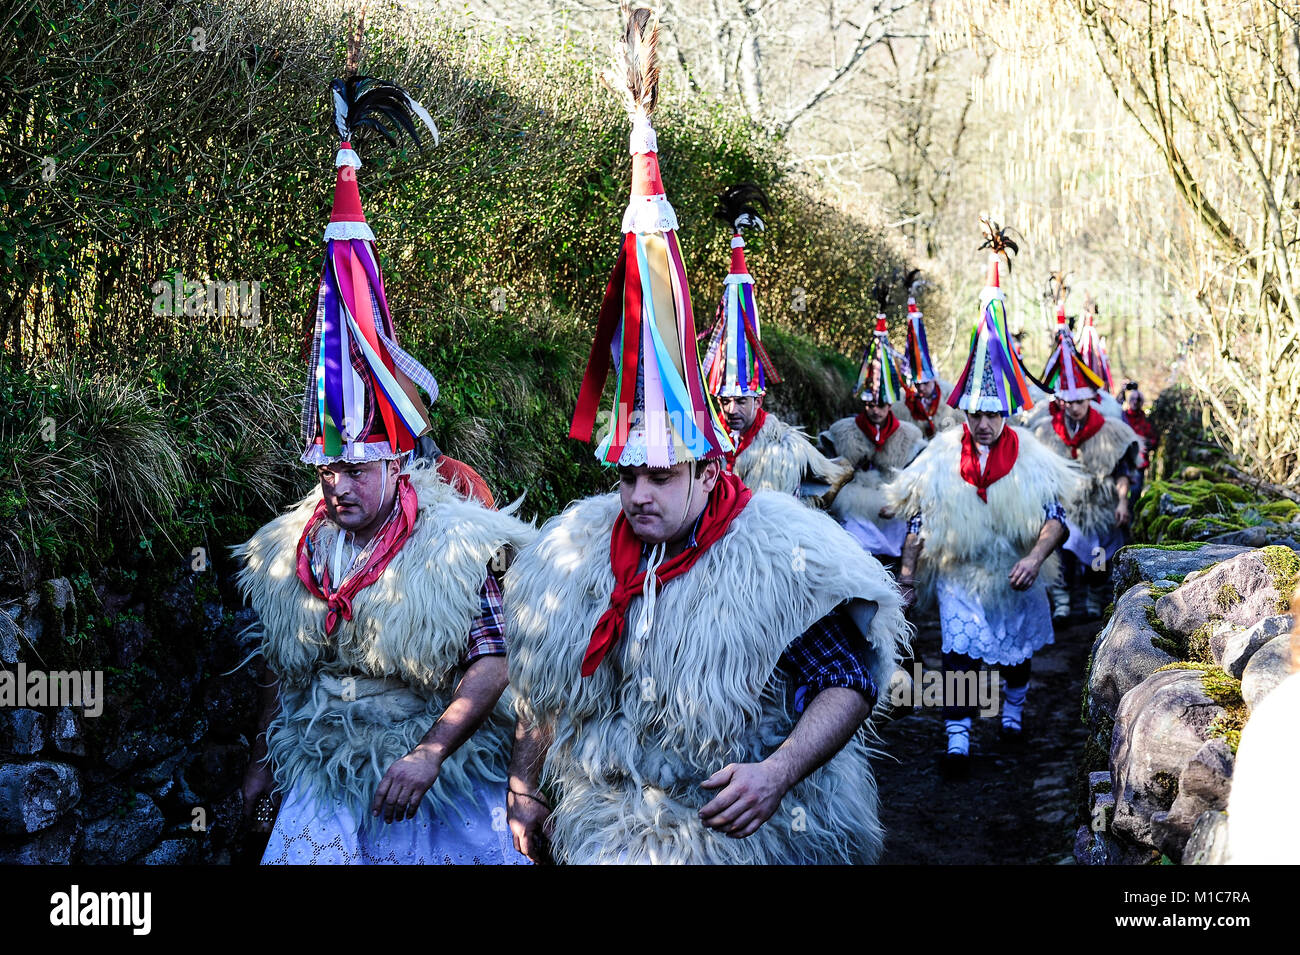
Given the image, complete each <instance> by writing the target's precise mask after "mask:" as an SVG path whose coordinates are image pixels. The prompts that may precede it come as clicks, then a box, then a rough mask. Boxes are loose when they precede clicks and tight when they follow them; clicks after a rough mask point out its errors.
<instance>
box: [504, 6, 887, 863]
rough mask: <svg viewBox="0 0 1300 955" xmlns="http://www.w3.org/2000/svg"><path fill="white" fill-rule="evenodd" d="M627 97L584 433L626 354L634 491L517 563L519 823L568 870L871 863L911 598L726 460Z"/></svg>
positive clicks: (511, 583) (647, 39)
mask: <svg viewBox="0 0 1300 955" xmlns="http://www.w3.org/2000/svg"><path fill="white" fill-rule="evenodd" d="M654 22H655V21H654V19H653V15H651V14H649V12H648V11H645V10H637V11H635V12H634V13H633V14H632V19H631V24H630V27H629V31H628V36H627V38H626V42H627V45H628V47H629V54H630V55H638V56H641V57H645V58H646V59H648V60H649V63H650V66H649V67H647V69H649V70H650V71H651V72H652V71H653V52H652V40H651V37H652V35H653V32H654ZM609 75H610V76H611V77H616V78H619V79H620V80H622V79H625V78H627V77H629V76H631V77H632V78H636V77H638V76H642V75H645V74H643V73H642V71H641V70H631V71H629V70H628V69H626V64H624V68H623V69H616V70H614V71H613V72H612V73H611V74H609ZM627 100H628V102H629V103H631V104H632V106H630V107H629V111H630V113H631V118H632V122H633V137H632V150H633V153H634V160H633V170H634V177H633V194H634V200H633V204H632V205H631V206H630V207H629V210H628V214H627V216H626V217H625V218H624V238H623V249H624V254H621V255H620V257H619V259H618V261H617V263H616V265H615V273H614V276H613V278H612V279H611V281H610V283H609V291H608V292H607V293H606V300H605V305H604V306H603V307H602V309H601V314H600V318H599V321H598V323H597V330H596V342H595V345H594V347H593V349H592V353H591V359H590V361H589V363H588V366H587V372H586V375H585V376H584V380H583V383H582V387H581V389H580V392H579V397H578V406H577V409H576V411H575V414H574V419H573V423H572V427H571V430H570V435H571V436H572V437H575V438H578V439H579V440H588V439H590V437H591V436H592V433H593V429H594V423H595V418H596V408H597V405H598V403H599V401H600V395H601V391H602V389H603V387H604V384H605V381H606V378H607V377H608V374H609V371H610V368H611V365H612V366H613V368H614V369H615V374H616V380H617V381H618V382H620V383H621V385H622V388H623V389H625V391H620V392H619V393H618V394H616V395H615V401H614V408H613V414H612V421H613V424H612V427H611V429H610V431H609V433H608V434H607V435H606V436H605V438H604V439H603V440H602V442H601V444H600V446H599V448H598V450H597V456H598V458H599V459H600V460H601V461H603V462H605V463H607V464H610V465H614V466H616V467H617V469H618V475H619V488H618V491H617V492H616V493H610V494H604V495H599V496H596V497H591V498H588V499H586V500H583V501H578V502H577V503H575V504H573V505H571V506H570V507H569V508H568V509H567V510H565V511H564V513H562V514H560V515H559V516H557V517H555V518H552V519H551V520H550V521H548V522H547V523H546V524H545V525H544V526H543V528H542V530H541V532H540V535H539V537H538V539H537V541H536V543H534V544H533V545H532V546H530V547H529V548H527V549H526V550H524V551H523V552H522V553H521V554H520V555H519V556H518V558H517V559H516V561H515V562H514V564H513V565H512V566H511V569H510V571H509V572H508V573H507V575H506V582H505V603H506V638H507V644H508V648H509V650H508V653H509V661H510V681H511V686H512V688H513V690H514V691H515V694H516V698H517V700H518V705H517V712H518V716H519V723H518V727H517V729H516V734H515V751H514V755H513V757H512V760H511V775H510V796H509V798H510V815H509V820H510V827H511V830H512V832H513V834H514V836H515V839H516V844H517V845H518V847H519V848H520V850H521V851H523V852H525V853H527V854H528V855H529V856H532V857H533V858H534V859H537V860H540V859H543V858H546V857H547V851H548V848H549V853H550V855H553V856H554V858H556V859H557V860H559V861H562V862H566V863H578V864H583V863H606V862H608V863H642V862H644V863H691V862H693V863H791V864H794V863H819V862H827V863H831V862H835V863H851V862H870V861H873V860H874V859H875V858H876V857H877V856H878V854H879V852H880V845H881V830H880V825H879V821H878V819H877V814H876V788H875V783H874V780H873V778H872V774H871V768H870V764H869V762H868V748H867V745H866V740H865V738H864V732H863V727H864V721H865V720H866V719H867V718H868V716H869V714H870V713H871V711H872V708H873V704H874V702H875V699H876V696H877V688H878V687H881V686H884V685H886V684H887V682H888V680H889V679H890V677H891V676H892V674H893V672H894V669H895V667H896V660H897V656H898V652H899V650H898V645H899V642H900V640H901V639H902V638H903V636H904V630H905V627H906V624H905V623H904V621H903V616H902V602H901V599H900V597H899V594H898V590H897V588H896V587H895V586H894V584H893V582H892V581H891V580H890V579H889V577H888V576H887V575H886V574H885V573H884V571H883V569H882V568H881V567H880V565H879V564H878V563H877V562H876V561H874V560H873V559H872V558H871V557H869V556H868V555H866V554H864V553H863V552H862V551H861V550H860V549H859V548H858V547H857V545H856V544H854V542H853V540H852V539H851V538H849V537H848V535H846V534H845V533H844V532H843V531H842V530H840V528H839V527H838V526H837V525H836V524H835V522H834V521H832V520H831V519H830V518H829V517H827V516H826V515H825V514H822V513H819V512H818V511H816V510H813V509H812V508H807V507H804V506H802V505H801V504H800V503H799V502H798V501H797V500H795V499H794V498H793V497H791V496H789V495H785V494H772V493H764V492H757V493H756V492H753V491H751V490H750V489H749V488H747V487H746V486H745V485H744V483H743V482H741V481H740V479H739V478H737V477H736V476H735V475H734V474H727V473H725V472H724V469H723V467H722V459H723V458H724V456H725V454H726V452H727V451H728V450H729V449H730V443H729V441H728V438H727V436H726V434H725V432H723V431H722V430H721V428H720V427H719V426H717V423H716V412H714V410H713V409H712V407H711V400H710V399H709V397H708V394H707V391H706V390H705V388H704V382H703V376H702V374H701V369H700V361H699V358H698V354H697V352H696V348H695V335H694V317H693V315H692V313H691V310H690V304H689V302H690V299H689V293H688V292H687V290H686V288H685V287H684V285H683V284H682V276H684V274H685V271H684V268H683V267H682V263H681V257H680V252H679V250H678V246H677V240H676V236H675V234H674V231H673V230H671V229H665V228H664V223H666V222H674V223H675V222H676V215H675V213H674V212H673V210H672V208H671V206H670V205H669V204H668V200H667V197H666V196H665V195H664V194H663V187H662V181H661V180H660V178H659V171H658V158H657V155H656V154H655V152H654V151H653V148H652V147H653V143H654V138H653V130H651V129H650V127H649V119H648V113H649V111H650V108H651V107H652V106H653V102H654V97H653V91H651V93H650V95H646V93H645V91H638V90H636V89H629V90H628V97H627ZM646 206H654V207H655V208H653V214H652V215H647V216H645V217H644V218H642V217H640V216H639V212H640V210H641V209H642V208H645V207H646ZM634 270H639V272H640V276H638V275H637V274H636V272H634ZM629 289H635V290H636V292H637V294H636V295H630V294H628V290H629ZM647 302H652V303H653V306H654V307H653V312H651V310H650V308H649V307H648V306H647V305H646V304H645V303H647ZM681 329H685V333H684V334H679V333H678V330H681ZM652 342H653V343H654V344H655V347H651V343H652ZM634 343H635V344H634ZM669 343H671V344H669ZM660 344H664V345H667V346H668V347H659V345H660ZM619 345H621V346H622V347H618V346H619ZM678 398H680V399H681V401H682V402H683V404H677V403H676V402H677V401H678ZM760 581H761V585H760V583H759V582H760ZM548 840H549V847H548V846H547V844H546V843H547V841H548Z"/></svg>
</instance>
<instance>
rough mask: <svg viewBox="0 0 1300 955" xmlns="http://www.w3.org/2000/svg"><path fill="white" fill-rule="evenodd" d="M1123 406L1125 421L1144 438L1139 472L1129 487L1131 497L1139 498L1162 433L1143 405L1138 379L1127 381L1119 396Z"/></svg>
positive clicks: (1144, 402)
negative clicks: (1158, 430) (1152, 421)
mask: <svg viewBox="0 0 1300 955" xmlns="http://www.w3.org/2000/svg"><path fill="white" fill-rule="evenodd" d="M1119 401H1120V404H1121V406H1122V407H1123V409H1124V411H1123V416H1124V423H1125V424H1126V425H1128V426H1129V427H1130V428H1132V429H1133V433H1134V434H1136V435H1137V436H1138V437H1139V438H1141V439H1142V453H1141V454H1140V455H1139V456H1138V465H1137V466H1138V473H1137V478H1136V479H1135V481H1134V483H1133V486H1132V487H1131V488H1129V497H1130V498H1131V499H1133V500H1135V501H1136V500H1137V499H1138V498H1139V497H1140V496H1141V495H1142V485H1143V483H1144V482H1145V481H1146V475H1147V467H1148V466H1149V465H1150V464H1151V458H1152V456H1153V455H1155V453H1156V448H1158V447H1159V446H1160V434H1159V432H1157V431H1156V427H1155V425H1153V424H1152V423H1151V419H1150V418H1148V417H1147V413H1146V411H1144V410H1143V405H1145V404H1146V399H1145V398H1144V397H1143V395H1142V389H1141V388H1139V387H1138V383H1137V382H1136V381H1129V382H1125V384H1124V391H1123V393H1122V394H1121V395H1120V398H1119Z"/></svg>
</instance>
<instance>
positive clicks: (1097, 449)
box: [1032, 415, 1142, 535]
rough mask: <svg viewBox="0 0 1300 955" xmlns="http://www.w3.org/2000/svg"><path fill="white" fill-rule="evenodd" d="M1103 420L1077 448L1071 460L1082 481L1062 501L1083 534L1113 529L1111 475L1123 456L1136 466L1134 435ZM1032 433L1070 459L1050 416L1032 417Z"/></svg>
mask: <svg viewBox="0 0 1300 955" xmlns="http://www.w3.org/2000/svg"><path fill="white" fill-rule="evenodd" d="M1103 421H1104V423H1103V424H1102V426H1101V430H1100V431H1098V432H1097V433H1096V434H1094V435H1093V436H1092V437H1091V438H1089V439H1088V440H1087V441H1085V442H1083V444H1081V445H1079V457H1078V458H1077V459H1073V458H1072V460H1077V461H1078V464H1079V466H1080V467H1081V468H1082V469H1083V474H1084V481H1083V482H1082V483H1081V484H1080V485H1079V490H1078V492H1077V493H1076V494H1075V495H1074V496H1073V497H1072V498H1070V500H1068V501H1062V503H1063V504H1064V505H1065V509H1066V510H1067V511H1068V512H1069V514H1070V519H1071V520H1072V521H1074V522H1075V523H1076V524H1078V525H1079V529H1080V530H1081V531H1083V532H1084V533H1085V534H1103V535H1104V534H1105V533H1106V532H1108V531H1109V530H1110V529H1111V528H1112V527H1113V526H1114V524H1115V508H1116V507H1118V506H1119V494H1118V492H1117V491H1116V490H1115V481H1114V480H1113V479H1112V478H1111V475H1112V474H1113V473H1114V472H1115V467H1116V465H1118V464H1119V463H1120V462H1121V461H1122V460H1124V458H1125V457H1129V458H1130V460H1131V461H1132V462H1133V463H1134V464H1136V463H1137V457H1138V454H1139V452H1140V449H1141V447H1142V439H1141V438H1140V437H1138V434H1137V432H1136V431H1134V430H1133V429H1132V428H1130V427H1129V426H1128V425H1127V424H1125V423H1124V422H1123V421H1119V420H1117V419H1115V418H1105V417H1103ZM1032 430H1033V432H1034V436H1035V437H1036V438H1038V440H1039V441H1041V442H1043V444H1045V445H1047V447H1049V448H1051V449H1052V450H1053V451H1054V452H1056V453H1057V454H1059V455H1061V457H1064V458H1069V457H1070V449H1069V448H1068V447H1066V445H1065V442H1064V441H1062V440H1061V436H1060V435H1058V434H1057V433H1056V429H1055V428H1053V427H1052V419H1051V417H1050V416H1048V415H1043V416H1042V417H1039V418H1035V419H1034V421H1033V424H1032Z"/></svg>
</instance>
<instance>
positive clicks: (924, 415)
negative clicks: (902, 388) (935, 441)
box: [906, 385, 943, 438]
mask: <svg viewBox="0 0 1300 955" xmlns="http://www.w3.org/2000/svg"><path fill="white" fill-rule="evenodd" d="M942 398H943V394H942V392H940V391H939V386H938V385H935V386H934V395H933V397H931V398H930V399H929V400H927V399H925V398H922V397H921V393H920V392H919V391H909V392H908V393H907V398H906V401H907V410H908V411H910V412H911V413H912V417H913V418H915V419H916V420H917V421H922V422H924V423H925V427H924V430H925V436H926V437H927V438H933V437H934V430H935V429H934V415H935V412H937V411H938V410H939V402H940V400H941V399H942Z"/></svg>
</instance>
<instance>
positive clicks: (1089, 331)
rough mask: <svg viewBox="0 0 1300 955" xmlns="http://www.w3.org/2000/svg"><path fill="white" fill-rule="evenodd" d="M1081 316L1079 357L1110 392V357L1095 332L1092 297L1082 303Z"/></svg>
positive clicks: (1111, 385)
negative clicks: (1081, 329) (1081, 327)
mask: <svg viewBox="0 0 1300 955" xmlns="http://www.w3.org/2000/svg"><path fill="white" fill-rule="evenodd" d="M1083 316H1084V317H1083V331H1082V332H1081V333H1080V334H1079V357H1080V358H1082V359H1083V363H1084V364H1085V365H1087V366H1088V367H1089V368H1090V369H1091V370H1092V373H1093V374H1094V375H1096V376H1097V377H1098V378H1100V379H1101V380H1102V382H1103V383H1104V384H1105V386H1106V390H1107V391H1112V390H1114V388H1115V382H1114V379H1113V378H1112V377H1111V373H1110V356H1109V355H1107V354H1106V346H1105V344H1104V343H1103V342H1102V340H1101V335H1100V334H1099V333H1098V331H1097V325H1096V317H1097V306H1096V304H1095V303H1094V302H1093V300H1092V296H1088V298H1087V301H1086V302H1085V303H1084V308H1083Z"/></svg>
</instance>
